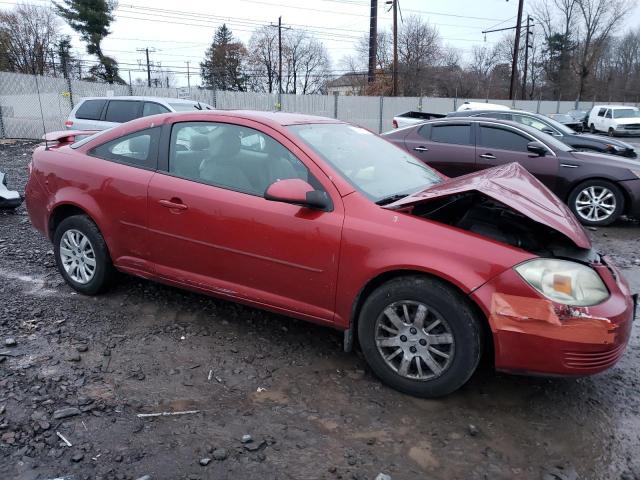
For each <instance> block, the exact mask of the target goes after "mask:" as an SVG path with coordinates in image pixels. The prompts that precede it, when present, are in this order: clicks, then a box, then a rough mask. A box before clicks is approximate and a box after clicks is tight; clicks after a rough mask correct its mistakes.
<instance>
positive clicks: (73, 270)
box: [60, 229, 96, 285]
mask: <svg viewBox="0 0 640 480" xmlns="http://www.w3.org/2000/svg"><path fill="white" fill-rule="evenodd" d="M60 261H61V263H62V267H63V268H64V271H65V272H66V273H67V275H69V278H71V280H73V281H74V282H77V283H80V284H83V285H84V284H87V283H89V282H90V281H91V279H93V276H94V275H95V273H96V254H95V251H94V249H93V245H91V241H89V238H88V237H87V236H86V235H85V234H83V233H82V232H81V231H79V230H75V229H71V230H67V231H66V232H64V234H63V235H62V238H61V239H60Z"/></svg>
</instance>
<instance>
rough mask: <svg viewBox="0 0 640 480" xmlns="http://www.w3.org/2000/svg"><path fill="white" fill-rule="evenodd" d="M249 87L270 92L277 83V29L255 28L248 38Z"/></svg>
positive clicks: (274, 88)
mask: <svg viewBox="0 0 640 480" xmlns="http://www.w3.org/2000/svg"><path fill="white" fill-rule="evenodd" d="M248 51H249V56H248V59H247V65H248V67H249V75H248V76H249V88H250V89H251V90H254V91H258V92H268V93H272V92H274V91H275V90H276V89H277V85H278V83H277V82H278V31H277V30H276V29H275V28H272V27H269V26H264V27H261V28H259V29H257V30H255V31H254V32H253V33H252V34H251V38H250V39H249V48H248Z"/></svg>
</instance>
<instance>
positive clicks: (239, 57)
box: [200, 24, 247, 92]
mask: <svg viewBox="0 0 640 480" xmlns="http://www.w3.org/2000/svg"><path fill="white" fill-rule="evenodd" d="M246 57H247V49H246V48H245V46H244V45H243V44H242V42H240V41H238V40H235V39H234V38H233V33H232V32H231V30H230V29H229V28H228V27H227V26H226V24H222V26H221V27H219V28H218V30H216V33H215V35H214V36H213V41H212V43H211V46H210V47H209V48H208V49H207V51H206V52H205V59H204V61H203V62H201V63H200V71H201V75H202V83H203V84H204V86H205V87H208V88H215V89H217V90H233V91H239V92H243V91H245V90H246V84H247V76H246V74H245V73H244V63H245V60H246Z"/></svg>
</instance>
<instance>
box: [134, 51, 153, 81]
mask: <svg viewBox="0 0 640 480" xmlns="http://www.w3.org/2000/svg"><path fill="white" fill-rule="evenodd" d="M136 51H138V52H144V53H145V55H146V57H147V86H148V87H150V86H151V64H150V63H149V48H148V47H147V48H136ZM151 51H152V52H154V51H155V50H154V49H151Z"/></svg>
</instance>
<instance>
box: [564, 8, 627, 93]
mask: <svg viewBox="0 0 640 480" xmlns="http://www.w3.org/2000/svg"><path fill="white" fill-rule="evenodd" d="M576 2H577V4H578V9H579V10H580V13H581V16H582V22H583V28H584V35H583V37H582V38H581V41H580V44H579V50H580V54H579V59H578V79H579V87H578V100H580V99H582V96H583V94H584V92H585V87H586V84H587V80H588V78H589V75H590V74H591V68H592V67H593V65H594V63H595V62H596V61H597V59H598V57H599V55H601V54H602V52H603V47H604V46H605V45H606V42H607V41H608V40H609V38H610V36H611V32H612V30H613V29H614V27H615V26H616V25H618V24H620V22H621V21H622V20H623V18H624V17H625V15H626V14H627V13H628V12H629V10H630V9H631V6H632V5H634V4H635V1H634V0H576Z"/></svg>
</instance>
